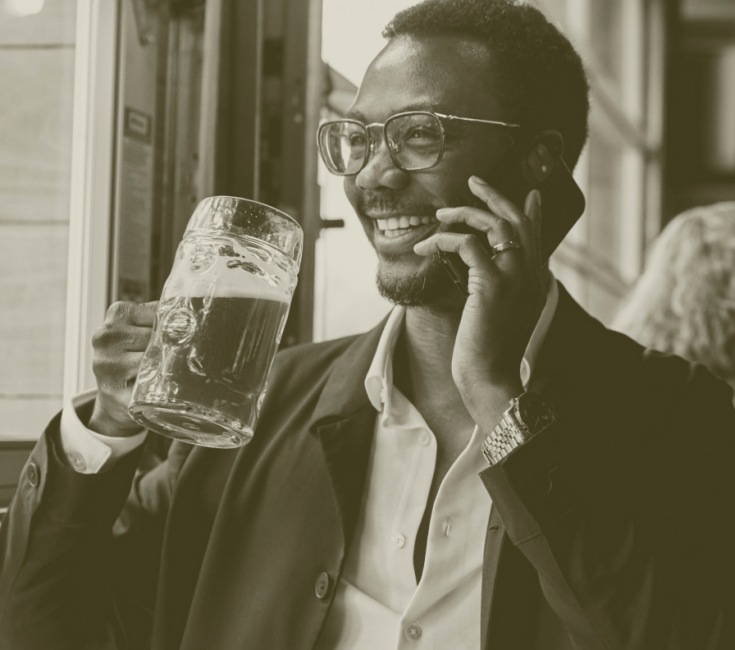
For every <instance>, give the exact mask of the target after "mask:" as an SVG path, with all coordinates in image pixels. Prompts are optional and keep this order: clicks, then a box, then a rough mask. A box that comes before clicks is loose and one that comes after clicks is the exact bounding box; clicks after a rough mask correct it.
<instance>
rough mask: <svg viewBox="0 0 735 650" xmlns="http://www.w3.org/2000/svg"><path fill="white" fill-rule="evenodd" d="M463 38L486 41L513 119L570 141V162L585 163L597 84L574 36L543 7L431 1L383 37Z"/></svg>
mask: <svg viewBox="0 0 735 650" xmlns="http://www.w3.org/2000/svg"><path fill="white" fill-rule="evenodd" d="M403 35H406V36H416V37H421V36H439V35H456V36H464V37H467V38H472V39H475V40H478V41H480V42H482V43H484V44H485V45H486V46H487V47H488V48H489V49H490V52H491V54H492V56H493V64H494V65H493V70H492V78H493V81H496V82H497V83H498V84H499V86H500V88H501V93H502V95H501V97H500V101H501V104H502V105H503V108H504V109H505V110H507V111H508V112H509V113H510V115H511V116H512V119H513V120H514V121H516V122H518V123H520V124H524V125H526V126H529V127H531V128H534V129H538V130H544V129H555V130H557V131H559V132H560V133H561V134H562V136H563V137H564V160H565V161H566V163H567V165H569V167H570V168H573V167H574V166H575V165H576V164H577V160H578V159H579V155H580V154H581V152H582V149H583V147H584V144H585V142H586V141H587V118H588V114H589V84H588V82H587V75H586V74H585V71H584V66H583V65H582V61H581V59H580V58H579V55H578V54H577V52H576V51H575V49H574V47H573V46H572V44H571V43H570V42H569V40H567V38H566V37H565V36H564V35H563V34H562V33H561V32H560V31H559V30H558V29H557V28H556V27H555V26H554V25H552V24H551V23H550V22H549V21H548V20H547V19H546V17H545V16H544V15H543V14H542V13H541V12H540V11H539V10H538V9H536V8H535V7H532V6H530V5H528V4H523V3H520V2H514V1H512V0H424V2H421V3H420V4H417V5H414V6H412V7H409V8H407V9H404V10H403V11H400V12H399V13H397V14H396V15H395V17H394V18H393V20H391V21H390V22H389V23H388V25H387V26H386V27H385V29H384V30H383V36H384V37H385V38H387V39H393V38H395V37H397V36H403Z"/></svg>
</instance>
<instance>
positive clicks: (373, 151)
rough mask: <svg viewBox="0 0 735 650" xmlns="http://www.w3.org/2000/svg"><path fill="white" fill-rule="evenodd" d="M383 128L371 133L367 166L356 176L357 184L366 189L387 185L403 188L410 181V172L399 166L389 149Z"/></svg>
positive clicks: (394, 188)
mask: <svg viewBox="0 0 735 650" xmlns="http://www.w3.org/2000/svg"><path fill="white" fill-rule="evenodd" d="M388 146H389V145H388V143H387V142H386V140H385V138H384V137H383V132H382V131H381V130H377V129H376V130H375V131H374V132H372V133H371V134H370V151H369V152H368V159H367V162H366V163H365V166H364V167H363V168H362V169H361V170H360V171H359V172H358V173H357V176H355V184H356V185H357V186H358V187H359V188H361V189H364V190H374V189H377V188H380V187H387V188H390V189H393V190H397V189H401V188H402V187H403V186H405V185H406V183H408V172H405V171H403V170H402V169H400V168H398V167H397V166H396V164H395V163H394V162H393V159H392V158H391V156H390V151H389V150H388Z"/></svg>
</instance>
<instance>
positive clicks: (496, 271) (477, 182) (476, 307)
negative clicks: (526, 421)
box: [414, 176, 549, 422]
mask: <svg viewBox="0 0 735 650" xmlns="http://www.w3.org/2000/svg"><path fill="white" fill-rule="evenodd" d="M469 187H470V190H471V191H472V193H473V194H474V195H475V196H477V197H478V198H479V199H480V200H481V201H482V202H483V203H484V204H485V205H486V206H487V210H482V209H479V208H473V207H467V206H464V207H454V208H443V209H441V210H439V211H438V212H437V218H438V219H439V221H441V222H442V223H443V224H446V225H447V226H449V227H450V228H452V227H456V226H458V225H460V224H462V225H464V226H467V227H469V228H472V229H473V230H474V231H476V232H474V233H471V234H470V233H457V232H451V231H449V230H447V231H439V232H436V233H434V235H432V236H431V237H429V238H428V239H426V240H424V241H422V242H419V243H418V244H416V246H415V247H414V251H415V252H416V253H417V254H419V255H433V254H435V253H438V252H439V251H444V252H446V253H455V254H457V255H459V257H460V258H461V259H462V261H463V262H464V263H465V264H466V265H467V266H468V267H469V275H468V282H467V289H468V293H469V295H468V297H467V301H466V303H465V306H464V310H463V313H462V318H461V321H460V325H459V330H458V332H457V339H456V342H455V346H454V352H453V356H452V377H453V379H454V382H455V384H456V385H457V388H458V389H459V391H460V394H461V395H462V398H463V400H464V401H465V405H466V406H467V408H468V410H469V411H470V414H471V415H473V416H474V417H475V418H476V419H475V421H476V422H480V421H481V420H480V419H478V418H484V416H485V415H486V412H485V411H486V409H487V406H488V404H487V396H488V390H489V389H490V390H491V391H492V393H494V394H498V395H499V397H500V399H499V404H500V403H502V404H505V403H506V402H507V399H510V398H512V397H515V396H516V395H518V394H520V393H521V392H522V391H523V387H522V384H521V380H520V365H521V360H522V358H523V353H524V352H525V349H526V346H527V345H528V341H529V339H530V337H531V334H532V332H533V329H534V327H535V326H536V322H537V321H538V318H539V315H540V313H541V310H542V309H543V306H544V303H545V300H546V291H547V286H548V280H549V277H548V269H547V267H546V263H545V260H544V258H543V255H542V252H541V194H540V192H539V191H538V190H532V191H531V192H529V194H528V195H527V197H526V200H525V206H524V210H521V209H520V208H518V207H517V206H516V205H515V204H514V203H513V202H511V201H510V200H509V199H507V198H505V197H504V196H502V195H501V194H500V193H499V192H498V191H497V190H495V189H493V188H492V187H490V186H489V185H488V184H487V183H485V182H484V181H482V180H481V179H479V178H477V177H474V176H473V177H472V178H471V179H470V181H469ZM508 242H515V243H517V244H519V246H518V247H507V246H505V244H508ZM493 249H494V250H493ZM500 249H504V250H502V251H501V252H497V251H499V250H500ZM506 398H507V399H506ZM492 410H493V411H494V410H496V409H492Z"/></svg>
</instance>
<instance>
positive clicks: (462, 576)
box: [61, 278, 559, 650]
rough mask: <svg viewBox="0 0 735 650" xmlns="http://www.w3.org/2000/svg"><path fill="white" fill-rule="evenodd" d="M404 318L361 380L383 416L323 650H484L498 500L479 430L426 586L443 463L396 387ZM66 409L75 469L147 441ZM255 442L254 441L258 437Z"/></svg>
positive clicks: (452, 494)
mask: <svg viewBox="0 0 735 650" xmlns="http://www.w3.org/2000/svg"><path fill="white" fill-rule="evenodd" d="M558 296H559V290H558V286H557V283H556V280H555V279H553V278H552V279H551V282H550V284H549V290H548V294H547V299H546V305H545V306H544V309H543V311H542V313H541V316H540V318H539V321H538V323H537V324H536V328H535V330H534V332H533V334H532V336H531V339H530V341H529V343H528V346H527V348H526V351H525V354H524V356H523V360H522V362H521V381H522V383H523V385H524V387H525V386H526V385H527V383H528V381H529V379H530V377H531V372H532V370H533V364H534V361H535V358H536V355H537V353H538V350H539V348H540V346H541V344H542V342H543V340H544V338H545V336H546V333H547V331H548V328H549V325H550V323H551V320H552V318H553V316H554V313H555V312H556V306H557V303H558ZM404 316H405V310H404V309H403V308H402V307H395V308H394V309H393V311H392V312H391V314H390V316H389V318H388V320H387V322H386V325H385V328H384V330H383V333H382V335H381V338H380V342H379V343H378V348H377V350H376V352H375V357H374V358H373V362H372V364H371V366H370V369H369V371H368V374H367V376H366V377H365V390H366V392H367V394H368V397H369V399H370V401H371V403H372V404H373V406H374V407H375V409H376V411H378V413H379V416H378V417H377V418H376V423H375V436H374V440H373V445H372V448H371V453H370V460H369V464H368V474H367V481H366V487H365V493H364V495H363V502H362V510H361V512H360V515H359V517H358V521H357V525H356V530H355V534H354V538H353V540H354V541H353V542H352V545H351V547H350V549H349V552H348V554H347V558H346V561H345V567H344V571H343V574H342V577H341V579H340V581H339V583H338V584H337V589H336V593H335V597H334V603H333V605H332V608H331V610H330V613H329V615H328V617H327V621H326V623H325V628H324V631H323V633H322V635H321V637H320V642H319V643H318V645H317V648H318V650H394V649H395V650H409V649H413V648H416V649H421V650H424V649H425V650H447V649H448V648H451V649H452V650H479V647H480V590H481V584H482V561H483V551H484V542H485V529H486V527H487V522H488V518H489V515H490V508H491V501H490V497H489V495H488V494H487V491H486V490H485V488H484V486H483V485H482V482H481V481H480V479H479V477H478V476H477V475H478V473H479V472H480V471H482V470H483V469H485V468H486V467H487V462H486V461H485V459H484V457H483V455H482V453H481V451H480V444H481V442H482V440H481V435H480V432H479V428H478V427H474V431H473V432H472V434H471V437H470V441H469V443H468V444H467V446H466V447H465V449H464V450H463V451H462V452H461V453H460V455H459V456H458V458H457V459H456V460H455V462H454V463H453V464H452V466H451V467H450V468H449V470H448V471H447V473H446V475H445V476H444V479H443V480H442V482H441V484H440V486H439V489H438V491H437V494H436V498H435V500H434V505H433V508H432V511H431V518H430V523H429V531H428V537H427V542H426V557H425V561H424V568H423V572H422V575H421V580H420V582H418V584H417V582H416V575H415V572H414V564H413V554H414V545H415V542H416V536H417V532H418V529H419V525H420V523H421V520H422V517H423V515H424V511H425V509H426V505H427V502H428V498H429V490H430V487H431V482H432V478H433V475H434V468H435V464H436V438H435V436H434V434H433V432H432V431H431V430H430V429H429V427H428V426H427V424H426V422H425V421H424V419H423V417H422V416H421V414H420V413H419V412H418V410H417V409H416V408H415V407H414V406H413V404H411V402H410V401H409V400H408V399H406V397H405V396H404V395H403V394H402V393H401V391H400V390H398V389H397V388H396V387H395V386H394V385H393V352H394V349H395V344H396V341H397V339H398V336H399V334H400V330H401V326H402V323H403V319H404ZM90 395H91V393H84V394H82V395H79V396H78V397H77V398H75V399H74V400H71V401H70V402H69V403H68V404H67V405H66V406H65V409H64V412H63V414H62V420H61V440H62V446H63V448H64V452H65V454H66V455H67V458H68V459H69V462H70V463H71V464H72V466H73V467H75V468H76V470H77V471H79V472H83V473H94V472H98V471H101V470H102V469H104V468H105V467H107V466H108V465H109V464H110V463H112V462H114V460H115V459H116V458H119V457H120V456H122V455H123V454H125V453H128V452H129V451H131V450H132V449H134V448H135V447H137V446H138V445H139V444H142V442H143V440H144V438H145V433H140V434H138V435H136V436H133V437H131V438H122V439H121V438H110V437H108V436H103V435H100V434H98V433H95V432H92V431H90V430H89V429H87V428H86V427H85V426H84V425H83V424H82V423H81V422H80V420H79V418H78V416H77V414H76V409H75V406H77V405H78V402H79V401H81V400H83V399H85V398H88V397H89V396H90ZM256 435H257V434H256Z"/></svg>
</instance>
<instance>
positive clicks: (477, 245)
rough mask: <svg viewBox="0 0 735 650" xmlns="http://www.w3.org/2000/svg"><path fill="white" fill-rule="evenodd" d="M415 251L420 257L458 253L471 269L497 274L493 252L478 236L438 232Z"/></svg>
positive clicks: (415, 247)
mask: <svg viewBox="0 0 735 650" xmlns="http://www.w3.org/2000/svg"><path fill="white" fill-rule="evenodd" d="M413 250H414V252H415V253H417V254H418V255H424V256H428V255H432V254H434V253H438V252H439V251H444V252H445V253H456V254H457V255H459V256H460V258H461V259H462V261H463V262H464V263H465V264H466V265H467V266H469V267H470V269H473V268H474V269H478V270H480V271H482V272H484V273H487V274H488V275H495V274H496V273H497V271H496V268H495V266H494V264H493V259H492V252H491V251H488V249H487V246H485V245H484V244H483V243H482V241H481V240H480V238H479V237H478V236H477V235H471V234H467V233H457V232H436V233H434V234H433V235H431V237H428V238H426V239H424V240H422V241H420V242H418V243H417V244H416V245H415V246H414V247H413Z"/></svg>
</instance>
